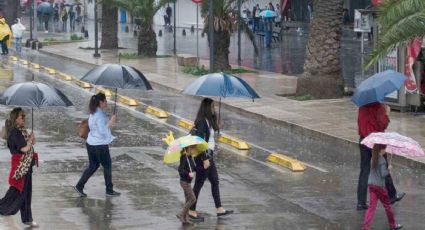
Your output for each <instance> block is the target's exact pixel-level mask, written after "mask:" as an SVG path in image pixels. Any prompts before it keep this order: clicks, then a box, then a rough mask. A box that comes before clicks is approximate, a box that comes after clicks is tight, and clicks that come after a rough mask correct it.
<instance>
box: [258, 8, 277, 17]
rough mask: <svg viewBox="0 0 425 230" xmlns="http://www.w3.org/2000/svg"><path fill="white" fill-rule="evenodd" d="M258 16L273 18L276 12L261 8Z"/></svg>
mask: <svg viewBox="0 0 425 230" xmlns="http://www.w3.org/2000/svg"><path fill="white" fill-rule="evenodd" d="M260 16H261V17H263V18H273V17H276V16H277V14H276V12H274V11H273V10H263V11H261V13H260Z"/></svg>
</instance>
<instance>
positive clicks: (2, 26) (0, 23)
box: [0, 18, 12, 47]
mask: <svg viewBox="0 0 425 230" xmlns="http://www.w3.org/2000/svg"><path fill="white" fill-rule="evenodd" d="M8 35H9V39H8V40H7V42H6V44H7V46H8V47H10V45H11V44H12V31H11V30H10V27H9V25H8V24H7V23H6V19H4V18H0V40H3V39H4V38H5V37H6V36H8Z"/></svg>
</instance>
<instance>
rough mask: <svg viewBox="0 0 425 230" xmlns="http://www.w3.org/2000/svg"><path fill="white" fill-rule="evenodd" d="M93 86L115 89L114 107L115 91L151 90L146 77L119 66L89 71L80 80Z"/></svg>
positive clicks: (113, 65) (107, 65)
mask: <svg viewBox="0 0 425 230" xmlns="http://www.w3.org/2000/svg"><path fill="white" fill-rule="evenodd" d="M80 80H81V81H85V82H88V83H91V84H94V85H98V86H104V87H108V88H114V89H115V107H114V113H115V110H116V102H117V89H118V88H120V89H142V90H152V86H151V84H150V83H149V81H148V80H147V79H146V77H145V76H144V75H143V74H142V73H141V72H140V71H139V70H137V69H136V68H134V67H131V66H127V65H121V64H103V65H100V66H96V67H95V68H93V69H92V70H90V71H89V72H88V73H87V74H86V75H84V77H82V78H81V79H80Z"/></svg>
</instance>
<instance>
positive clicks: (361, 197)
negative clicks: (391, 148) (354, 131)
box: [357, 139, 397, 204]
mask: <svg viewBox="0 0 425 230" xmlns="http://www.w3.org/2000/svg"><path fill="white" fill-rule="evenodd" d="M361 140H362V139H360V141H359V143H360V142H361ZM359 148H360V176H359V183H358V185H357V204H366V200H367V185H368V180H369V173H370V161H371V159H372V149H370V148H368V147H367V146H365V145H362V144H359ZM385 159H387V158H386V155H385ZM387 164H388V163H387ZM385 187H386V188H387V191H388V195H389V196H390V199H394V198H395V197H396V195H397V190H396V189H395V187H394V183H393V179H392V177H391V174H390V175H388V176H386V177H385Z"/></svg>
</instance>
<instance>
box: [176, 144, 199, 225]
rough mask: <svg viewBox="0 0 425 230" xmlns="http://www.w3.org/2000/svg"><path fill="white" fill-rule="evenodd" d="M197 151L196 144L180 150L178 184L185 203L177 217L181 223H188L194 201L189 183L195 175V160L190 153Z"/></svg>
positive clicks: (193, 153)
mask: <svg viewBox="0 0 425 230" xmlns="http://www.w3.org/2000/svg"><path fill="white" fill-rule="evenodd" d="M196 153H197V150H196V145H192V146H188V147H186V148H184V149H183V150H182V152H181V157H180V165H179V168H178V171H179V175H180V186H181V187H182V189H183V192H184V197H185V204H184V206H183V209H182V211H181V212H180V214H177V218H178V219H179V220H180V221H181V222H182V223H183V224H188V223H189V208H190V207H191V206H192V205H193V204H194V203H195V202H196V197H195V194H194V193H193V190H192V186H191V185H190V184H191V182H192V179H193V177H195V172H194V170H195V167H196V164H195V161H194V160H193V158H192V155H195V154H196Z"/></svg>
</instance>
